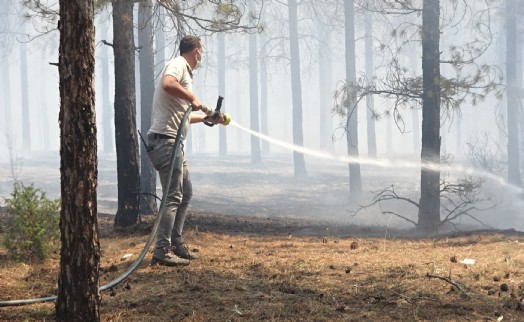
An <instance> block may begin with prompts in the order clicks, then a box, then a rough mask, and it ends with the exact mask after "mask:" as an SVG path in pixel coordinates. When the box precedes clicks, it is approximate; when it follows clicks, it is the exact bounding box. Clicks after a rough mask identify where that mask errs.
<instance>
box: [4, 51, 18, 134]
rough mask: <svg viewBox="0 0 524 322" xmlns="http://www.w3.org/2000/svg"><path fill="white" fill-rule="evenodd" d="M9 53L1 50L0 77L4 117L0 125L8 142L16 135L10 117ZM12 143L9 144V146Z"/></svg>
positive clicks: (11, 117)
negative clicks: (0, 65) (0, 64)
mask: <svg viewBox="0 0 524 322" xmlns="http://www.w3.org/2000/svg"><path fill="white" fill-rule="evenodd" d="M9 56H10V55H9V51H8V49H7V48H2V57H1V59H2V65H3V66H2V72H1V73H0V74H2V75H1V76H0V78H1V80H2V101H3V103H4V104H3V110H4V115H3V117H2V120H1V121H0V125H1V126H2V127H3V128H4V131H5V133H2V134H3V135H6V134H7V135H8V136H9V138H8V139H9V140H14V139H15V137H16V135H14V133H13V116H12V115H11V108H12V107H13V106H12V102H11V72H10V61H9V59H10V57H9ZM11 143H14V142H10V143H9V144H11Z"/></svg>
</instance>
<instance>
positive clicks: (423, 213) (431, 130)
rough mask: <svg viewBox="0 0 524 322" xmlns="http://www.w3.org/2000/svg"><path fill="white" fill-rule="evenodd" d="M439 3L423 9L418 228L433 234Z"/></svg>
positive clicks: (435, 222)
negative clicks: (420, 164) (420, 163)
mask: <svg viewBox="0 0 524 322" xmlns="http://www.w3.org/2000/svg"><path fill="white" fill-rule="evenodd" d="M439 19H440V1H434V0H431V1H429V0H424V3H423V9H422V85H423V91H422V152H421V161H422V168H421V175H420V203H419V213H418V227H419V228H420V229H421V230H423V231H427V232H434V231H436V229H437V228H438V226H439V224H440V48H439V39H440V30H439Z"/></svg>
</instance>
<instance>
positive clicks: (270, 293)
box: [0, 158, 524, 321]
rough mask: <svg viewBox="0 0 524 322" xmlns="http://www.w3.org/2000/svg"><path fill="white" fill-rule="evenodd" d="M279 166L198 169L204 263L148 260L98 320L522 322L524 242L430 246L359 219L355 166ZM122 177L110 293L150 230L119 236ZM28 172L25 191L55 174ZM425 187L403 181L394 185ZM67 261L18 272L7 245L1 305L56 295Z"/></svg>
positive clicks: (108, 228) (106, 200)
mask: <svg viewBox="0 0 524 322" xmlns="http://www.w3.org/2000/svg"><path fill="white" fill-rule="evenodd" d="M274 161H275V162H272V163H271V165H268V166H258V167H257V168H256V169H255V170H253V168H252V166H249V165H248V164H249V162H248V160H247V161H246V159H238V158H235V159H231V160H228V161H227V163H228V164H229V165H230V167H228V168H224V167H223V166H221V165H220V163H221V162H219V161H218V159H212V158H207V159H206V160H205V161H204V160H202V161H195V162H193V163H192V164H193V166H192V167H191V168H190V169H191V174H192V176H193V183H194V194H195V197H194V199H193V201H192V206H191V207H190V209H189V215H188V220H187V224H186V230H185V238H186V242H187V243H188V245H189V247H190V249H191V250H193V251H195V252H197V254H198V255H199V256H200V258H199V259H197V260H194V261H192V262H191V264H190V265H189V266H185V267H174V268H173V267H164V266H150V265H149V261H150V259H151V252H148V254H147V255H146V258H145V260H144V261H143V262H142V263H141V264H140V266H139V267H138V269H137V271H135V272H134V273H133V274H132V275H131V276H130V277H129V278H128V279H126V280H125V281H124V282H123V283H122V284H120V285H118V286H116V287H115V288H114V289H113V290H108V291H105V292H102V293H101V306H100V313H101V320H102V321H524V308H523V305H524V302H523V298H524V234H523V233H520V232H519V231H517V230H513V229H495V228H489V229H486V228H484V229H482V230H475V231H468V232H466V231H463V232H458V231H454V232H446V233H442V234H439V235H435V236H432V237H423V236H420V235H419V234H418V233H416V231H414V230H412V229H411V228H410V227H409V226H406V225H405V224H404V225H403V224H402V222H403V221H402V220H400V221H397V218H392V217H384V215H382V214H381V213H380V211H377V210H374V211H369V212H368V213H366V218H365V220H364V218H360V219H359V217H358V216H357V217H352V216H350V215H349V214H348V210H347V209H348V204H347V202H346V201H344V200H345V199H347V198H344V191H345V190H346V189H347V177H344V176H343V175H341V174H342V173H344V171H347V170H346V169H347V167H346V166H342V167H340V166H338V165H332V166H330V167H325V166H322V167H320V166H318V167H315V166H311V168H312V169H313V170H310V176H309V178H308V179H307V180H302V181H299V182H297V181H296V180H295V179H293V173H292V168H291V172H290V168H289V165H288V164H287V163H279V162H280V161H279V160H274ZM113 165H114V164H113V163H112V162H105V163H104V162H101V164H100V167H99V202H98V203H99V210H100V211H99V212H100V215H99V233H100V246H101V254H102V257H101V263H100V283H101V284H102V285H103V284H105V283H107V282H109V281H111V280H112V279H114V278H116V277H117V276H119V275H120V274H122V273H123V272H124V271H125V270H126V269H127V267H129V265H130V264H131V263H132V261H133V260H134V259H136V258H137V256H138V254H139V253H140V252H141V250H142V249H143V247H144V245H145V242H146V240H147V237H148V234H149V233H150V230H151V228H150V227H151V223H152V221H153V216H143V217H142V223H141V224H140V225H139V226H138V227H137V229H135V230H133V231H128V232H121V231H120V232H118V231H115V230H113V219H114V217H113V215H112V214H113V213H112V212H111V209H114V203H115V201H114V198H115V196H116V192H115V191H116V190H115V184H114V177H113V175H114V171H111V168H112V167H113ZM54 166H56V164H53V163H51V164H49V167H51V168H52V167H54ZM31 168H32V167H28V168H27V170H26V176H27V177H28V178H29V179H28V180H33V179H34V181H37V180H38V178H41V177H42V176H43V175H42V174H43V173H47V172H46V171H42V169H38V170H33V171H31V170H30V169H31ZM113 169H114V168H113ZM31 173H34V177H31ZM372 173H373V171H363V177H365V178H370V177H371V174H372ZM374 175H375V176H376V177H380V178H381V180H385V182H387V181H388V180H389V177H387V174H385V173H384V172H382V173H376V174H374ZM415 175H416V172H415V174H414V173H413V172H409V171H407V172H403V173H402V174H400V173H398V172H397V173H394V174H391V178H392V179H391V183H396V184H397V186H401V185H402V184H403V183H404V184H406V185H407V183H406V180H407V179H406V178H412V177H413V176H415ZM402 176H405V177H402ZM43 177H45V181H46V182H42V183H40V182H37V186H42V185H43V186H45V187H46V189H50V190H53V188H56V184H57V183H56V182H55V181H56V173H54V174H53V173H51V174H49V175H48V176H45V175H44V176H43ZM399 178H400V179H399ZM413 181H415V182H416V179H414V180H413ZM382 183H383V182H382V181H381V182H380V184H382ZM380 184H379V183H377V184H376V185H375V187H373V188H377V187H379V186H381V185H380ZM400 190H402V189H400ZM111 196H112V198H111ZM374 212H375V213H378V214H374ZM335 219H336V220H335ZM366 220H367V224H366V223H365V221H366ZM0 235H1V232H0ZM0 238H2V236H0ZM129 254H130V255H129ZM125 255H127V256H125ZM58 260H59V257H58V254H57V253H54V254H52V255H51V258H50V259H48V260H46V261H45V262H38V261H27V262H19V261H14V260H11V259H9V258H8V256H7V253H6V250H5V248H4V247H3V245H2V246H0V300H1V301H5V300H15V299H26V298H35V297H42V296H50V295H55V294H56V293H57V282H56V280H57V274H58ZM464 260H466V261H465V262H464ZM467 260H474V261H471V262H474V263H468V262H467ZM52 320H54V304H53V303H40V304H33V305H28V306H17V307H0V321H52Z"/></svg>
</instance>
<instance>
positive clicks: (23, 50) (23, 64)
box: [20, 24, 42, 152]
mask: <svg viewBox="0 0 524 322" xmlns="http://www.w3.org/2000/svg"><path fill="white" fill-rule="evenodd" d="M21 28H22V30H21V32H22V33H25V24H22V27H21ZM28 83H29V81H28V78H27V43H25V42H20V89H21V94H22V143H23V149H24V151H26V152H29V151H31V132H30V129H31V122H30V121H29V90H28V88H29V84H28ZM40 86H42V85H40Z"/></svg>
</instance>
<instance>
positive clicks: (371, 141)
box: [365, 10, 377, 158]
mask: <svg viewBox="0 0 524 322" xmlns="http://www.w3.org/2000/svg"><path fill="white" fill-rule="evenodd" d="M365 33H366V38H365V51H366V77H367V78H368V79H369V80H371V79H373V70H374V67H373V14H372V13H371V12H370V11H369V10H366V13H365ZM366 105H367V110H366V111H367V113H366V116H367V118H366V120H367V138H368V156H370V157H372V158H376V157H377V138H376V135H375V100H374V97H373V95H367V96H366Z"/></svg>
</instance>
